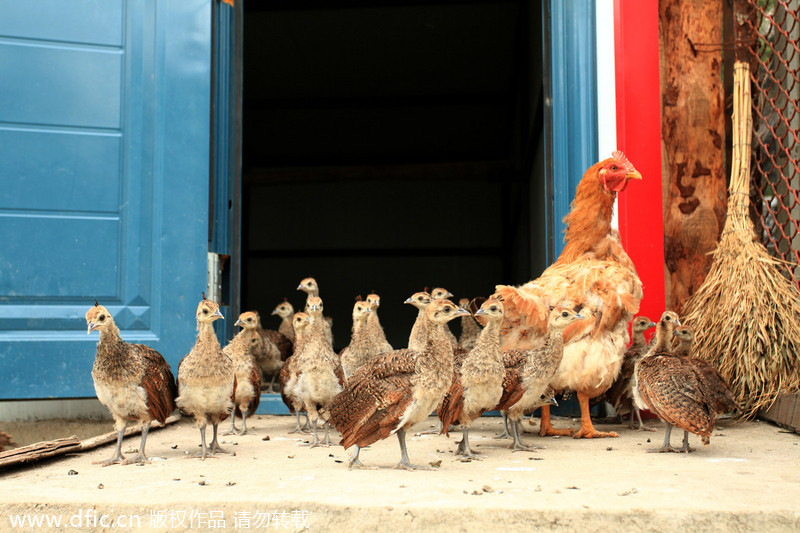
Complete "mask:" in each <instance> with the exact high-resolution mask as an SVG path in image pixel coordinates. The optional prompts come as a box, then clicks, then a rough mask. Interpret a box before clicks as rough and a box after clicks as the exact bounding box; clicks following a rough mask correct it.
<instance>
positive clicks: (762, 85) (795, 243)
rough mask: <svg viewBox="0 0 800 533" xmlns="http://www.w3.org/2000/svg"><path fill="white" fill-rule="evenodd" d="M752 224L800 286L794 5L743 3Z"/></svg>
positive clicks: (774, 0)
mask: <svg viewBox="0 0 800 533" xmlns="http://www.w3.org/2000/svg"><path fill="white" fill-rule="evenodd" d="M748 3H749V4H750V8H751V10H752V11H751V13H750V16H748V17H743V19H742V23H743V24H744V25H745V26H746V27H747V28H746V29H748V30H749V33H750V36H752V37H754V39H753V40H750V39H748V41H750V42H752V43H753V45H752V46H749V47H747V53H748V54H749V55H750V57H749V60H750V63H751V65H752V68H751V78H752V81H753V121H754V131H753V161H752V168H753V180H752V190H751V198H752V199H753V201H754V204H755V208H756V212H757V213H756V215H755V222H756V225H757V226H759V229H760V234H761V239H762V242H763V244H764V245H765V246H766V247H767V249H768V250H769V251H770V253H771V254H772V255H773V256H775V257H777V258H780V259H783V260H784V261H786V262H787V263H786V274H787V275H788V276H790V277H791V278H792V279H793V280H794V281H795V283H797V284H798V286H800V266H798V264H799V263H800V197H799V196H798V194H799V193H798V190H800V14H799V12H800V0H748Z"/></svg>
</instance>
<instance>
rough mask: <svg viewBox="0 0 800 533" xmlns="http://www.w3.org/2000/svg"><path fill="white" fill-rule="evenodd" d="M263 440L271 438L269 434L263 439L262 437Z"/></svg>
mask: <svg viewBox="0 0 800 533" xmlns="http://www.w3.org/2000/svg"><path fill="white" fill-rule="evenodd" d="M261 440H269V435H266V436H265V437H264V438H263V439H261Z"/></svg>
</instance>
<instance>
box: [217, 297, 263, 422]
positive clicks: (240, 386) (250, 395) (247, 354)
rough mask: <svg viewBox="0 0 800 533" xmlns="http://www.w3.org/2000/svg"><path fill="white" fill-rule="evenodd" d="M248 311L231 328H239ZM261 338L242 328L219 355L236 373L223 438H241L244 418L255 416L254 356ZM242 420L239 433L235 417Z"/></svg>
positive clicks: (258, 394) (258, 383) (256, 374)
mask: <svg viewBox="0 0 800 533" xmlns="http://www.w3.org/2000/svg"><path fill="white" fill-rule="evenodd" d="M248 314H253V313H249V312H245V313H242V314H241V315H239V320H237V321H236V323H235V324H234V326H243V325H244V323H243V321H242V319H243V318H245V319H246V318H247V315H248ZM263 343H264V339H262V337H261V336H260V335H259V334H258V331H256V330H255V328H245V327H243V328H242V330H241V331H239V333H237V334H236V336H235V337H234V338H233V339H232V340H231V342H229V343H228V345H227V346H225V348H224V349H223V350H222V352H223V353H224V354H225V355H227V356H228V357H230V359H231V361H233V370H234V372H235V374H236V390H235V391H234V393H233V403H234V413H233V414H234V416H232V417H231V429H230V431H229V432H227V433H225V434H226V435H245V434H246V433H247V415H248V414H250V413H255V412H256V409H258V404H259V403H260V401H261V370H260V369H259V368H258V365H256V356H255V354H257V353H260V352H262V351H263V350H264V347H263ZM237 415H238V416H240V417H241V418H242V430H241V431H238V430H237V429H236V416H237Z"/></svg>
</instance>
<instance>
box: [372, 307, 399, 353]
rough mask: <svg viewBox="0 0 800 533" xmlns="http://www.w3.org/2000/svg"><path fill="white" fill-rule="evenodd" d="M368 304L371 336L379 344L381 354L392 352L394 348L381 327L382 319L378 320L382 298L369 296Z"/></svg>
mask: <svg viewBox="0 0 800 533" xmlns="http://www.w3.org/2000/svg"><path fill="white" fill-rule="evenodd" d="M367 303H368V304H369V306H370V311H371V313H370V315H369V320H368V321H367V327H368V328H369V333H370V335H371V336H372V337H373V338H374V339H375V340H376V341H377V342H378V343H379V346H380V351H381V353H385V352H391V351H392V350H393V349H394V348H392V345H391V344H389V341H388V340H386V333H385V332H384V331H383V326H381V319H380V318H378V308H379V307H380V306H381V297H380V296H378V295H377V294H375V293H370V294H368V295H367Z"/></svg>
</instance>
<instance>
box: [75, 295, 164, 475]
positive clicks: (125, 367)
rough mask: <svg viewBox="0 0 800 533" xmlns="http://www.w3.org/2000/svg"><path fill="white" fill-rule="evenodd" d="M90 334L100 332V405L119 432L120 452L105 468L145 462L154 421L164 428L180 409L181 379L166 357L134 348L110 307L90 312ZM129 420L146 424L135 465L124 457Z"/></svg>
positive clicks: (97, 385) (97, 373) (97, 382)
mask: <svg viewBox="0 0 800 533" xmlns="http://www.w3.org/2000/svg"><path fill="white" fill-rule="evenodd" d="M86 322H87V325H88V329H87V333H91V332H92V331H94V330H99V331H100V341H99V342H98V344H97V355H96V356H95V360H94V366H93V367H92V379H93V380H94V387H95V391H96V392H97V398H98V399H99V400H100V402H101V403H102V404H103V405H105V406H106V407H108V409H109V410H110V411H111V415H112V416H113V417H114V422H115V424H114V427H115V429H116V430H117V449H116V451H115V453H114V455H113V456H112V457H111V458H110V459H108V460H107V461H104V462H103V463H102V464H103V465H104V466H105V465H109V464H113V463H117V462H123V461H124V462H145V461H147V456H146V455H145V444H146V439H147V430H148V429H149V427H150V423H151V421H152V420H158V421H159V422H161V423H162V424H163V423H164V421H165V420H166V419H167V417H168V416H169V415H170V414H171V413H172V412H173V411H174V410H175V396H176V388H175V378H174V377H173V375H172V371H171V370H170V367H169V365H168V364H167V362H166V361H165V360H164V358H163V357H162V356H161V354H160V353H158V352H157V351H155V350H153V349H152V348H150V347H148V346H145V345H143V344H128V343H127V342H125V341H123V340H122V337H121V336H120V332H119V329H118V328H117V326H116V324H114V319H113V317H112V316H111V313H109V311H108V309H106V308H105V307H103V306H102V305H96V306H95V307H92V308H91V309H89V311H87V313H86ZM128 422H138V423H139V424H141V425H142V443H141V445H140V447H139V455H138V456H137V457H136V458H135V459H132V460H130V461H126V460H125V458H124V457H123V456H122V453H121V451H120V447H121V444H122V435H123V432H124V430H125V427H126V426H127V425H128Z"/></svg>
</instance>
